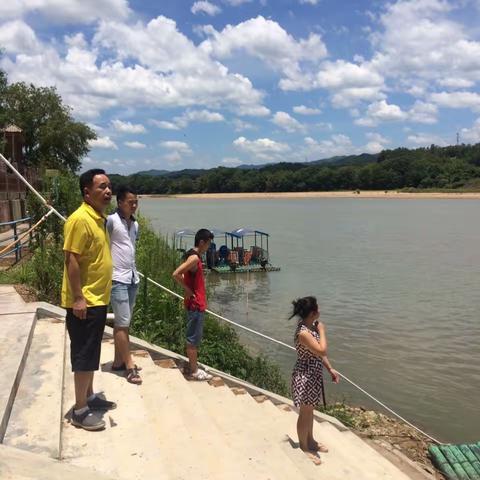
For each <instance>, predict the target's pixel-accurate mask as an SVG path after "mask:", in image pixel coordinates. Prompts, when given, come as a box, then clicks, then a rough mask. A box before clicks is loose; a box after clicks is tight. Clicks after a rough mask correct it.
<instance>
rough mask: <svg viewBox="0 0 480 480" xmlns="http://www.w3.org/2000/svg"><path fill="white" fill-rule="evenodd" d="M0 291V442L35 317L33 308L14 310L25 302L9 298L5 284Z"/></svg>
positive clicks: (4, 430) (21, 307) (25, 355)
mask: <svg viewBox="0 0 480 480" xmlns="http://www.w3.org/2000/svg"><path fill="white" fill-rule="evenodd" d="M2 291H3V292H4V293H3V294H2V295H0V362H1V365H2V375H1V376H0V442H2V440H3V437H4V436H5V432H6V430H7V425H8V420H9V417H10V413H11V409H12V407H13V403H14V400H15V395H16V392H17V388H18V385H19V384H20V380H21V376H22V373H23V368H24V365H25V362H26V359H27V355H28V349H29V347H30V342H31V339H32V335H33V330H34V328H35V321H36V316H35V313H34V312H31V313H18V312H22V311H24V310H25V308H24V305H25V304H23V305H22V304H21V303H20V302H15V301H14V300H15V297H13V298H11V295H10V294H9V293H8V292H6V290H5V288H3V289H2ZM5 292H6V293H5ZM15 295H16V293H15ZM9 299H11V300H12V304H11V303H9ZM22 302H23V301H22Z"/></svg>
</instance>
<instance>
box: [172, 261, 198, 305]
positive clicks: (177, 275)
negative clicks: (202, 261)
mask: <svg viewBox="0 0 480 480" xmlns="http://www.w3.org/2000/svg"><path fill="white" fill-rule="evenodd" d="M197 261H198V259H197V257H196V255H190V256H189V257H188V258H187V259H186V260H185V261H184V262H183V263H182V264H181V265H180V266H179V267H178V268H177V269H176V270H175V271H174V272H173V273H172V277H173V279H174V280H175V281H176V282H177V283H178V284H179V285H181V286H182V287H183V288H184V290H185V297H186V298H191V297H193V296H194V293H193V292H192V290H191V288H190V287H189V286H188V285H187V284H186V283H185V278H184V275H185V273H187V272H188V271H192V272H193V271H195V270H196V268H195V267H196V265H197Z"/></svg>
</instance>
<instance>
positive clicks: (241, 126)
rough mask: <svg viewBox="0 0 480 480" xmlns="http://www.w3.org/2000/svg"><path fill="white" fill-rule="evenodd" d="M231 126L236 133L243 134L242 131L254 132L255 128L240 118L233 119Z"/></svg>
mask: <svg viewBox="0 0 480 480" xmlns="http://www.w3.org/2000/svg"><path fill="white" fill-rule="evenodd" d="M232 123H233V126H234V127H235V131H236V132H243V131H244V130H255V129H256V128H257V127H255V125H252V124H251V123H248V122H245V121H243V120H241V119H240V118H234V119H233V120H232Z"/></svg>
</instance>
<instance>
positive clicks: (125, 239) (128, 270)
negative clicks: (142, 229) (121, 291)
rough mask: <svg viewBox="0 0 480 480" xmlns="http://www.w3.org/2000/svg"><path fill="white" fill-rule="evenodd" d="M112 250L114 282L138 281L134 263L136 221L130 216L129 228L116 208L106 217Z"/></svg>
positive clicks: (128, 282) (130, 282)
mask: <svg viewBox="0 0 480 480" xmlns="http://www.w3.org/2000/svg"><path fill="white" fill-rule="evenodd" d="M107 229H108V233H109V234H110V249H111V251H112V261H113V277H112V279H113V280H114V281H116V282H121V283H125V284H127V285H130V284H132V283H138V282H140V277H139V275H138V272H137V266H136V264H135V245H136V242H137V240H138V222H137V221H136V220H135V219H134V218H133V217H132V221H131V222H130V228H129V227H128V222H127V220H126V219H125V218H123V217H122V215H121V213H120V212H119V211H118V210H117V211H116V212H115V213H112V215H109V216H108V218H107Z"/></svg>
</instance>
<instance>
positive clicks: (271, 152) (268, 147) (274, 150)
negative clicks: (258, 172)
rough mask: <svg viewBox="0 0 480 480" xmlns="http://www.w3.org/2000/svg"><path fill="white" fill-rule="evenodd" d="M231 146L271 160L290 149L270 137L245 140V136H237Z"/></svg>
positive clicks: (262, 158)
mask: <svg viewBox="0 0 480 480" xmlns="http://www.w3.org/2000/svg"><path fill="white" fill-rule="evenodd" d="M233 146H234V147H235V148H238V149H239V150H242V151H244V152H246V153H249V154H251V155H253V156H254V157H256V158H259V159H261V160H273V159H275V158H279V157H280V156H281V155H282V154H284V153H287V152H289V151H290V147H289V146H288V145H287V144H286V143H282V142H276V141H275V140H271V139H270V138H258V139H256V140H247V139H246V138H245V137H238V138H237V139H236V140H234V141H233Z"/></svg>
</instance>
